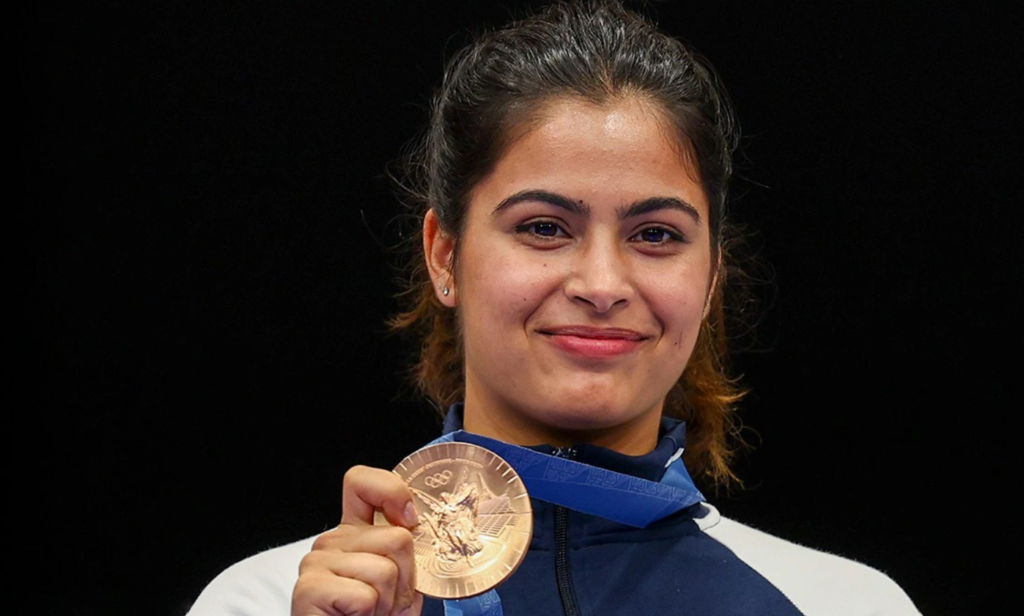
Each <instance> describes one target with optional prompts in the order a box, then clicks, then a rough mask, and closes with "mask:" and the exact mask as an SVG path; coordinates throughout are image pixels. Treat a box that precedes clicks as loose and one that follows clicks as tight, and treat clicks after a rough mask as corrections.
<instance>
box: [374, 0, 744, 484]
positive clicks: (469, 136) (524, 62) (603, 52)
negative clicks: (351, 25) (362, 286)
mask: <svg viewBox="0 0 1024 616" xmlns="http://www.w3.org/2000/svg"><path fill="white" fill-rule="evenodd" d="M566 97H571V98H576V99H579V100H584V101H588V102H591V103H594V104H597V105H602V104H609V103H614V102H616V101H619V100H623V99H626V98H635V99H637V100H640V101H643V102H645V103H648V104H650V105H651V107H652V108H653V109H655V110H657V111H658V112H659V113H660V114H661V115H662V117H663V118H664V119H665V120H666V121H667V122H669V123H671V125H673V126H674V128H675V130H676V132H677V136H678V139H679V147H680V151H681V154H683V155H684V156H687V157H688V160H689V161H690V162H691V164H693V165H694V167H695V168H696V170H697V172H698V173H699V180H700V183H701V185H702V187H703V189H704V192H705V196H706V198H707V201H708V204H709V216H708V218H709V221H708V223H709V224H708V226H709V231H710V236H711V245H712V251H713V254H712V262H713V263H717V265H718V276H717V282H718V284H717V285H716V288H715V289H714V290H713V291H712V295H711V302H710V307H709V311H708V314H707V316H706V318H705V320H704V322H703V324H702V326H701V329H700V333H699V335H698V339H697V342H696V347H695V348H694V351H693V354H692V356H691V358H690V362H689V363H688V364H687V366H686V369H685V370H684V371H683V374H682V376H681V377H680V379H679V381H678V382H677V383H676V384H675V386H673V388H672V390H671V391H670V392H669V394H668V396H667V399H666V401H665V406H664V413H665V414H666V415H669V416H673V417H678V418H680V419H683V420H685V421H686V422H687V447H686V452H685V454H684V456H685V457H684V459H685V462H686V464H687V466H688V468H689V469H690V471H691V472H692V473H693V474H694V475H695V476H698V477H703V478H704V479H706V480H710V482H712V483H717V484H728V483H729V482H730V480H733V479H735V476H734V475H733V473H732V471H731V470H730V469H729V462H730V460H731V458H732V455H733V449H732V447H731V444H730V443H731V442H732V439H731V437H732V436H734V435H735V429H734V423H733V420H732V414H733V410H734V405H735V403H736V402H737V401H738V400H739V399H740V397H741V396H742V393H741V392H740V391H739V390H738V389H737V387H736V384H735V381H733V380H732V379H730V378H729V376H728V374H727V372H726V369H725V359H726V352H727V339H726V336H725V311H724V309H723V295H722V293H723V288H724V283H725V277H726V272H727V270H728V268H727V263H726V262H727V260H728V258H729V255H728V254H727V251H726V250H724V249H723V246H724V243H723V240H722V238H723V226H724V224H725V204H726V194H727V189H728V184H729V179H730V176H731V175H732V153H733V151H734V149H735V147H736V142H737V139H738V128H737V126H736V123H735V120H734V116H733V113H732V109H731V106H730V104H729V101H728V97H727V95H726V93H725V91H724V89H722V87H721V86H720V84H719V83H718V80H717V78H716V77H715V75H714V72H713V70H712V69H711V67H710V65H708V64H707V63H706V62H705V61H704V60H703V59H702V58H701V57H699V56H698V55H697V54H695V53H694V52H693V51H691V50H690V49H688V48H687V47H686V46H685V45H684V44H683V43H682V42H680V41H678V40H676V39H674V38H672V37H669V36H667V35H665V34H662V33H660V32H659V31H658V30H657V29H656V27H655V26H654V25H653V24H651V23H650V22H649V21H647V20H646V19H645V18H643V17H642V16H640V15H638V14H636V13H634V12H631V11H629V10H627V9H625V8H624V7H623V6H622V5H621V4H620V3H619V2H618V1H617V0H583V1H579V2H568V1H559V2H555V3H553V4H550V5H548V6H547V7H546V8H544V9H543V10H541V11H540V12H538V13H536V14H534V15H532V16H530V17H527V18H526V19H523V20H521V21H517V22H514V23H512V24H510V25H509V26H507V27H505V28H503V29H501V30H497V31H494V32H489V33H486V34H483V35H481V36H479V37H478V38H477V39H476V40H475V41H474V42H473V43H471V44H470V45H469V46H467V47H465V48H464V49H462V50H461V51H459V52H458V53H457V54H456V55H455V56H454V57H452V58H451V60H450V61H449V63H448V65H447V67H446V71H445V75H444V79H443V82H442V84H441V86H440V88H439V89H438V91H437V92H436V94H435V96H434V100H433V106H432V113H431V117H430V123H429V126H428V129H427V131H426V134H425V135H424V137H423V138H422V140H421V141H420V142H419V143H418V144H416V146H415V147H414V148H413V149H412V150H411V151H410V152H409V154H408V155H407V159H406V161H405V162H406V166H405V167H404V169H405V177H403V178H400V183H401V186H402V188H403V189H404V190H405V191H406V193H407V194H408V196H409V198H408V199H407V206H408V207H410V208H411V210H412V212H413V214H414V217H413V218H414V220H416V221H417V222H418V223H420V224H422V220H423V215H424V214H425V213H426V211H427V210H428V209H431V208H432V209H433V210H434V211H435V213H436V215H437V217H438V219H439V221H440V225H441V228H442V230H443V231H444V232H445V233H446V234H448V235H450V236H452V237H454V238H456V240H457V238H458V237H459V236H460V234H461V233H462V230H463V225H464V221H465V217H466V211H467V208H468V205H469V198H470V194H471V191H472V190H473V188H474V187H475V186H476V185H477V184H478V183H479V182H480V181H481V180H482V179H484V178H485V177H486V176H487V175H488V174H489V173H490V172H491V171H492V170H493V169H494V167H495V165H496V164H497V162H498V160H499V159H500V158H501V156H502V154H503V153H504V152H505V150H506V149H507V148H508V147H509V145H510V144H511V143H512V141H513V140H514V139H515V138H516V137H517V136H520V135H522V134H525V133H526V132H528V131H529V129H530V128H531V127H532V126H533V124H534V123H535V122H536V121H537V118H538V117H539V112H540V111H541V108H542V107H543V105H544V104H545V103H546V102H549V101H551V100H553V99H556V98H566ZM418 231H419V232H420V233H422V228H421V227H420V228H419V229H418ZM421 238H422V235H418V236H416V238H415V241H416V245H415V246H416V251H415V252H414V256H412V257H411V259H410V263H409V268H410V269H409V278H408V279H407V280H406V281H405V285H406V288H405V290H404V292H403V294H402V296H403V297H404V299H405V300H406V301H407V302H408V304H407V310H406V311H404V312H402V313H400V314H398V315H396V316H395V317H394V318H393V319H392V320H391V325H392V327H393V328H395V329H397V330H409V331H412V332H413V333H414V334H415V335H417V336H418V337H419V339H420V340H421V342H422V346H421V349H420V356H419V358H418V361H417V362H416V364H415V366H414V369H413V377H414V381H415V384H416V386H417V388H418V389H419V390H420V391H421V392H422V393H423V394H425V395H426V396H427V397H428V398H430V399H431V400H432V401H433V402H434V403H435V404H436V405H437V406H438V408H439V409H440V410H441V411H442V412H444V410H445V409H446V408H447V407H448V406H449V405H451V404H452V403H454V402H458V401H460V400H462V398H463V395H464V385H465V383H464V372H463V368H464V367H463V362H464V359H463V353H462V344H461V340H460V328H459V324H458V315H457V312H456V311H454V310H451V309H449V308H446V307H445V306H443V305H442V304H441V303H440V302H439V301H438V300H437V297H436V295H435V293H434V289H433V286H432V283H431V280H430V277H429V275H428V272H427V270H426V266H425V258H424V255H423V253H422V242H421ZM457 247H458V242H457V241H456V259H457V258H458V248H457ZM452 271H453V273H454V272H455V271H456V268H455V266H454V265H453V267H452Z"/></svg>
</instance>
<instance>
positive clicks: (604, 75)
mask: <svg viewBox="0 0 1024 616" xmlns="http://www.w3.org/2000/svg"><path fill="white" fill-rule="evenodd" d="M735 138H736V131H735V126H734V121H733V117H732V112H731V110H730V107H729V104H728V101H727V98H726V95H725V93H724V91H723V90H722V89H721V86H720V85H719V84H718V83H717V81H716V79H715V77H714V74H713V73H712V71H711V69H710V67H709V66H708V65H707V64H705V63H704V62H703V61H702V60H700V59H699V58H698V57H696V56H695V55H694V54H693V53H692V52H691V51H690V50H688V49H687V48H686V47H685V46H684V45H682V44H681V43H680V42H678V41H676V40H674V39H672V38H669V37H667V36H665V35H663V34H661V33H659V32H658V31H657V30H656V29H655V28H654V27H653V26H652V25H651V24H649V23H648V22H647V21H645V20H644V19H643V18H641V17H640V16H638V15H636V14H634V13H632V12H629V11H627V10H625V9H624V8H622V7H621V6H620V5H619V4H618V3H617V2H615V1H612V0H607V1H604V0H602V1H594V2H585V3H584V2H578V3H566V4H554V5H551V6H549V7H548V8H547V9H546V10H544V11H543V12H541V13H539V14H537V15H535V16H533V17H530V18H528V19H526V20H524V21H520V22H517V23H514V24H512V25H511V26H509V27H507V28H505V29H504V30H500V31H497V32H494V33H490V34H487V35H484V36H482V37H480V38H479V39H478V40H477V41H476V42H475V43H474V44H473V45H471V46H470V47H469V48H467V49H465V50H463V51H462V52H461V53H459V54H458V55H457V56H456V57H455V58H454V59H453V60H452V61H451V63H450V66H449V68H448V71H447V73H446V77H445V80H444V83H443V85H442V86H441V88H440V90H439V92H438V94H437V96H436V100H435V106H434V109H433V115H432V118H431V123H430V128H429V131H428V134H427V136H426V138H425V140H424V142H423V143H422V147H421V148H420V149H419V150H418V151H417V153H416V154H415V155H414V157H413V161H412V164H411V165H410V169H413V170H415V171H416V175H415V176H414V177H413V178H412V180H413V187H414V188H415V190H416V191H417V197H418V199H417V200H416V207H418V208H419V209H418V210H417V213H418V215H419V216H420V217H421V219H422V247H423V251H422V253H421V255H419V257H418V259H417V263H416V265H415V266H414V270H415V271H414V274H413V277H412V280H413V282H412V288H411V289H410V294H411V297H412V299H413V302H412V306H411V307H410V309H409V311H408V312H406V313H404V314H402V315H400V316H399V317H398V318H397V319H396V321H395V324H396V326H398V327H401V328H409V329H411V330H413V331H415V332H418V333H419V334H421V335H422V336H423V347H422V348H423V353H422V357H421V358H420V361H419V364H418V372H417V374H418V384H419V386H420V388H421V389H422V390H423V391H424V393H425V394H426V395H427V396H429V397H430V398H431V399H432V400H434V401H435V402H436V403H438V405H439V406H441V407H443V408H450V410H449V411H448V415H447V418H446V423H445V431H446V432H455V431H457V430H463V431H464V432H462V433H459V434H465V433H469V434H473V435H480V436H484V437H489V438H491V439H495V440H497V441H502V442H504V443H508V444H514V445H520V446H525V447H528V448H532V449H533V450H534V451H538V452H541V453H552V452H554V453H557V454H559V455H563V456H569V457H570V458H572V459H573V460H574V461H575V462H578V463H580V464H585V465H588V466H587V468H590V467H598V468H602V469H607V470H611V471H615V472H616V473H620V474H623V475H627V476H630V477H633V478H637V480H641V479H642V480H647V481H649V482H651V485H655V484H656V482H667V481H668V480H667V479H666V478H665V476H666V475H667V474H668V473H669V472H672V473H675V474H674V477H675V479H674V481H676V483H674V484H673V485H676V486H679V485H683V486H686V485H689V484H688V483H687V482H688V481H689V478H688V476H687V469H688V470H689V473H692V474H694V475H698V476H700V477H701V478H703V479H704V480H705V481H708V482H710V483H715V482H717V483H727V482H728V481H730V479H732V474H731V472H730V470H729V466H728V463H729V459H730V453H731V450H730V447H729V436H730V427H731V423H730V413H731V411H732V406H733V404H734V403H735V402H736V400H737V399H738V397H739V394H738V392H737V390H736V389H735V387H734V383H733V381H731V380H730V379H729V378H728V376H727V375H726V373H725V371H724V368H723V364H724V350H725V349H724V341H725V337H724V336H725V331H724V323H723V321H724V315H723V302H722V295H723V288H724V285H725V283H726V272H727V271H729V268H728V255H727V254H725V251H724V250H723V243H722V237H723V226H724V224H725V221H724V211H725V202H726V190H727V185H728V181H729V177H730V174H731V156H732V152H733V149H734V147H735ZM684 442H685V447H684ZM680 453H683V460H684V461H685V468H683V467H682V465H681V464H674V461H675V459H676V458H678V457H679V455H680ZM580 468H583V467H580ZM666 469H674V470H671V471H666ZM680 469H681V470H680ZM680 477H682V479H680ZM680 481H681V482H682V483H679V482H680ZM669 483H671V482H669ZM645 485H646V484H645ZM694 492H695V491H694ZM698 494H699V493H698ZM554 500H556V501H557V500H558V499H557V498H556V499H554ZM532 501H533V539H532V543H531V544H530V549H529V551H528V553H527V554H526V556H525V559H524V560H523V562H522V564H521V565H519V567H518V569H516V570H515V572H514V573H513V574H512V575H511V576H510V577H508V579H507V580H505V581H504V582H503V583H502V584H501V585H500V586H498V588H497V589H496V595H493V594H491V595H489V596H490V597H491V599H493V600H489V601H488V602H485V604H483V605H481V604H476V605H472V604H459V603H448V604H447V605H445V604H444V603H442V602H441V601H440V600H437V599H432V598H427V599H425V598H424V596H423V595H422V594H420V593H418V592H416V590H415V578H416V565H415V562H414V551H413V539H412V537H413V535H412V533H411V532H410V530H411V529H414V528H415V527H416V525H417V522H418V521H419V518H420V516H421V515H422V513H423V512H422V511H420V512H417V508H416V507H415V506H414V504H413V503H414V499H413V495H412V492H411V491H410V488H409V486H408V485H407V484H406V483H405V482H404V481H403V480H402V479H400V478H399V477H398V476H397V475H395V474H394V473H392V472H390V471H388V470H383V469H373V468H366V467H357V468H353V469H351V471H350V472H349V473H348V474H347V475H346V477H345V484H344V494H343V515H342V520H341V524H340V525H339V526H338V527H337V528H336V529H333V530H331V531H329V532H326V533H324V534H322V535H320V536H318V537H315V538H310V539H309V540H306V541H302V542H299V543H296V544H293V545H290V546H284V547H282V548H277V549H275V550H271V551H269V552H266V553H263V554H260V555H257V556H255V557H253V558H251V559H248V560H246V561H243V562H241V563H239V564H237V565H235V566H234V567H232V568H230V569H228V570H227V571H226V572H225V573H223V574H222V575H221V576H219V577H218V578H217V579H216V580H214V582H212V583H211V585H210V586H209V587H208V588H207V589H206V590H205V591H204V593H203V594H202V595H201V597H200V598H199V600H198V601H197V602H196V604H195V606H194V608H193V611H192V614H195V615H199V614H287V613H288V612H289V610H290V611H291V613H292V614H293V615H295V616H305V615H308V614H374V615H390V614H420V613H423V614H442V613H445V612H447V613H449V614H453V613H472V612H473V611H474V610H477V612H476V613H502V612H503V613H505V614H509V615H510V616H511V615H514V614H556V613H565V614H666V613H700V614H894V615H895V614H917V610H916V609H915V608H914V606H913V604H912V603H911V601H910V600H909V599H908V598H907V596H906V595H905V594H904V593H903V591H902V590H901V589H900V588H899V587H898V586H897V585H896V584H894V583H893V582H892V581H891V580H889V579H888V578H887V577H885V576H884V575H883V574H881V573H879V572H877V571H875V570H873V569H870V568H868V567H866V566H864V565H860V564H857V563H854V562H852V561H849V560H845V559H842V558H840V557H836V556H832V555H828V554H824V553H821V552H817V551H814V550H811V549H808V548H804V547H800V546H797V545H794V544H791V543H788V542H786V541H784V540H781V539H778V538H774V537H771V536H769V535H766V534H764V533H761V532H759V531H756V530H754V529H751V528H748V527H745V526H743V525H741V524H738V523H736V522H733V521H730V520H727V519H723V518H722V517H721V516H719V515H718V514H717V512H716V511H715V510H714V508H713V507H711V506H710V505H708V504H707V503H704V502H702V499H700V498H698V499H696V500H695V501H694V502H689V501H687V502H680V503H679V506H678V507H677V508H676V509H675V510H673V511H671V512H669V513H668V514H667V515H663V516H660V517H657V518H656V519H654V520H653V522H650V523H646V524H642V525H631V524H624V523H622V522H620V521H614V520H611V519H606V518H605V517H603V516H602V515H597V514H594V513H592V512H589V513H588V512H587V511H588V510H587V508H586V507H581V508H580V509H581V510H576V509H574V506H573V503H572V501H571V499H569V500H568V501H566V502H560V501H559V502H552V501H551V500H542V499H540V498H533V499H532ZM617 504H621V505H622V507H623V508H624V509H627V510H629V509H633V508H638V507H640V504H639V500H637V501H636V502H635V503H634V501H633V500H631V499H630V498H628V497H626V498H624V499H623V501H622V502H621V503H617ZM378 511H379V512H383V515H384V516H385V517H386V518H387V520H388V521H389V522H390V525H375V524H374V517H375V513H376V512H378ZM460 610H461V611H460ZM488 610H490V611H488ZM495 610H497V611H495Z"/></svg>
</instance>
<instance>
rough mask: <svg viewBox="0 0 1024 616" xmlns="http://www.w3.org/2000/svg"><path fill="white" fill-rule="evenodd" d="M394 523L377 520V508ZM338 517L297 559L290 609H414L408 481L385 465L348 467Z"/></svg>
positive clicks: (305, 614) (312, 615)
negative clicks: (337, 522) (376, 522)
mask: <svg viewBox="0 0 1024 616" xmlns="http://www.w3.org/2000/svg"><path fill="white" fill-rule="evenodd" d="M378 509H380V510H382V511H383V512H384V516H385V517H386V518H387V520H388V521H389V522H390V523H391V524H393V525H394V526H374V525H373V515H374V511H375V510H378ZM341 510H342V515H341V524H340V525H339V526H338V527H337V528H335V529H334V530H331V531H328V532H326V533H324V534H322V535H320V536H319V537H318V538H317V539H316V542H315V543H314V544H313V550H312V551H311V552H310V553H309V554H307V555H306V556H305V557H304V558H303V559H302V563H301V564H300V566H299V581H298V582H297V583H296V584H295V590H294V592H293V593H292V616H341V615H344V616H356V615H358V616H398V615H401V616H416V615H418V614H419V613H420V610H421V609H422V607H423V595H421V594H420V593H418V592H416V589H415V582H416V579H415V575H416V564H415V562H414V560H413V544H412V533H411V532H409V531H410V529H412V528H413V527H415V526H416V522H417V519H416V509H415V508H414V507H413V504H412V493H411V492H410V491H409V487H408V486H407V485H406V484H405V482H404V481H402V480H401V478H399V477H398V476H397V475H395V474H394V473H391V472H389V471H385V470H381V469H378V468H369V467H366V466H355V467H352V469H350V470H349V471H348V472H347V473H345V482H344V488H343V489H342V503H341Z"/></svg>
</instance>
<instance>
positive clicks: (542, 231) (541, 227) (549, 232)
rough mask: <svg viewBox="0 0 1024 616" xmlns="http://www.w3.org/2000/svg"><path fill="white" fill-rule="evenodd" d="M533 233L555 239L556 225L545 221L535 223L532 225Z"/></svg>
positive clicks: (556, 233)
mask: <svg viewBox="0 0 1024 616" xmlns="http://www.w3.org/2000/svg"><path fill="white" fill-rule="evenodd" d="M533 232H534V233H536V234H537V235H543V236H544V237H555V236H556V235H558V225H556V224H555V223H553V222H547V221H541V222H535V223H533Z"/></svg>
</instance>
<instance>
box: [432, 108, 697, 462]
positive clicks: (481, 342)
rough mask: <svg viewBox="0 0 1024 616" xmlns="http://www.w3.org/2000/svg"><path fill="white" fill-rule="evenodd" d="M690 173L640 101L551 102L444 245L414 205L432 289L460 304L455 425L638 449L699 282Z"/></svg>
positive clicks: (650, 428)
mask: <svg viewBox="0 0 1024 616" xmlns="http://www.w3.org/2000/svg"><path fill="white" fill-rule="evenodd" d="M696 177H697V174H696V173H695V171H694V170H693V169H692V167H691V166H690V165H689V163H688V161H687V160H686V158H685V157H684V156H681V154H680V151H679V148H678V145H677V143H676V142H675V140H674V137H673V133H672V129H671V128H670V127H669V126H668V125H667V124H666V123H665V122H664V121H663V120H662V118H661V116H660V115H659V114H658V113H656V112H655V110H653V109H652V108H651V107H650V106H648V105H647V104H645V103H643V102H640V101H637V100H634V99H626V100H623V101H619V102H617V103H616V104H613V105H610V106H596V105H594V104H591V103H588V102H583V101H579V100H574V99H560V100H557V101H555V102H552V103H549V104H548V105H547V106H546V108H545V113H544V114H543V121H542V122H541V123H540V125H539V126H538V127H537V128H535V129H534V130H532V131H530V132H528V133H527V134H526V135H525V136H523V137H522V138H520V139H519V140H517V141H516V142H515V143H514V144H513V145H512V146H511V147H510V148H509V149H508V151H507V152H506V153H505V155H504V156H503V157H502V158H501V160H500V161H499V162H498V164H497V166H496V167H495V169H494V171H493V172H492V173H491V174H490V175H489V176H488V177H487V178H485V179H484V180H483V181H482V182H481V183H480V184H478V185H477V186H476V188H475V189H474V191H473V192H472V195H471V200H470V205H469V210H468V213H467V217H466V222H465V228H464V229H463V232H462V234H461V235H462V236H461V238H460V239H459V240H458V241H456V240H455V239H454V238H452V237H451V236H448V235H446V234H444V233H443V232H442V231H441V230H440V228H439V227H438V225H437V220H436V217H435V216H434V215H433V213H428V215H427V220H426V224H425V227H424V229H425V233H424V242H425V248H426V254H427V255H428V258H429V266H430V271H431V274H432V275H433V277H434V279H435V283H436V284H435V287H436V288H438V289H440V288H443V287H445V286H447V287H448V288H449V289H450V291H451V292H450V293H449V295H447V296H445V295H443V294H442V293H440V291H439V293H438V299H440V300H441V301H442V302H443V303H445V304H446V305H448V306H451V307H453V308H455V307H458V309H459V310H460V311H461V314H460V316H461V323H462V328H463V340H464V348H465V357H466V399H465V425H466V429H467V430H470V431H472V432H477V433H480V434H484V435H487V436H492V437H494V438H498V439H501V440H504V441H507V442H512V443H519V444H524V445H535V444H539V443H550V444H555V445H565V444H569V443H572V442H578V441H586V442H590V443H595V444H598V445H603V446H605V447H609V448H612V449H615V450H618V451H620V452H622V453H627V454H632V455H639V454H643V453H647V452H649V451H650V450H651V449H653V448H654V446H655V444H656V439H657V433H658V425H659V421H660V417H661V409H662V406H663V403H664V398H665V395H666V394H667V392H668V390H669V389H670V388H671V387H672V385H673V384H674V383H675V382H676V381H677V380H678V379H679V376H680V374H681V373H682V371H683V368H685V366H686V363H687V362H688V361H689V358H690V354H691V353H692V351H693V346H694V344H695V342H696V339H697V334H698V331H699V328H700V324H701V321H702V319H703V316H704V315H703V312H704V307H705V303H706V300H707V297H708V291H709V288H710V285H711V272H712V256H711V255H712V251H711V244H710V242H711V240H710V237H709V233H708V229H707V220H708V205H707V200H706V198H705V196H704V191H703V189H702V187H701V185H700V183H699V181H698V180H697V179H696ZM455 250H458V251H459V254H458V259H456V262H457V263H458V269H457V271H456V272H455V273H454V275H452V273H451V270H450V264H451V262H452V256H453V254H454V251H455Z"/></svg>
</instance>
